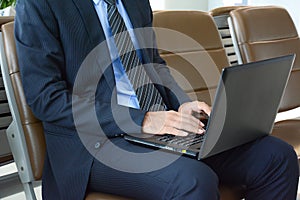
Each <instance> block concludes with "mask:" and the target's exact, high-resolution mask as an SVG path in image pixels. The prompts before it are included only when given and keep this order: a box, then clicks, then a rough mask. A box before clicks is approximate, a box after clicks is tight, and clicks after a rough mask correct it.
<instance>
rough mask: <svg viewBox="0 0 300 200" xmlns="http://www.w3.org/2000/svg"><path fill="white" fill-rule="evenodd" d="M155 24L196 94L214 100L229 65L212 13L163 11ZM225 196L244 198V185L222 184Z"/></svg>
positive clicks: (172, 63)
mask: <svg viewBox="0 0 300 200" xmlns="http://www.w3.org/2000/svg"><path fill="white" fill-rule="evenodd" d="M153 26H154V27H155V32H156V39H157V45H158V49H159V51H160V55H161V57H162V58H164V59H165V60H166V62H167V64H168V66H169V67H170V70H171V73H172V74H173V76H174V78H175V80H176V81H177V82H178V83H179V85H180V86H181V87H182V88H183V89H184V90H185V92H186V93H187V94H189V95H190V96H191V97H192V98H195V99H198V100H202V101H203V100H204V101H206V102H208V103H211V102H212V101H213V96H214V93H215V89H216V86H217V84H218V81H219V75H220V71H221V69H222V68H223V67H227V66H229V62H228V59H227V56H226V53H225V50H224V48H223V45H222V42H221V38H220V35H219V33H218V30H217V27H216V25H215V23H214V20H213V18H212V16H211V15H210V14H209V13H207V12H201V11H160V12H157V13H154V18H153ZM220 193H221V199H222V200H226V199H228V200H234V199H242V196H243V195H242V187H239V186H237V187H229V186H225V185H221V186H220Z"/></svg>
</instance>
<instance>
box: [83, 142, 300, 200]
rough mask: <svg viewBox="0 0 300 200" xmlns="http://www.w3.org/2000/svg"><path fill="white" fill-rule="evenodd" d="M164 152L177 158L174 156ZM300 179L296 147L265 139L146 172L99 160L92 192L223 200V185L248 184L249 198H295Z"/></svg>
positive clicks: (138, 149) (181, 158) (94, 168)
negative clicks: (136, 171)
mask: <svg viewBox="0 0 300 200" xmlns="http://www.w3.org/2000/svg"><path fill="white" fill-rule="evenodd" d="M113 140H114V141H113V142H114V144H116V145H118V146H119V147H121V148H123V149H124V150H127V151H131V152H134V153H141V154H143V153H145V152H148V151H150V150H149V148H147V147H143V146H140V145H135V144H132V143H129V142H127V141H125V140H124V139H123V138H116V139H113ZM161 154H164V155H162V156H166V155H168V154H170V156H172V154H173V153H171V152H161ZM145 155H147V154H145ZM110 156H112V157H113V156H114V155H110ZM157 156H158V157H159V153H158V155H157ZM157 160H159V158H157V159H153V160H152V162H157ZM138 164H139V165H141V163H135V162H131V163H126V166H129V167H130V165H132V167H133V168H134V165H138ZM298 177H299V168H298V159H297V156H296V154H295V152H294V150H293V148H292V147H291V146H290V145H288V144H286V143H285V142H283V141H281V140H280V139H277V138H275V137H272V136H266V137H263V138H260V139H257V140H255V141H253V142H250V143H247V144H245V145H242V146H239V147H236V148H233V149H231V150H228V151H225V152H223V153H220V154H217V155H215V156H212V157H209V158H207V159H204V160H201V161H198V160H196V159H193V158H190V157H186V156H178V159H176V160H175V161H174V162H172V163H170V164H169V165H167V166H165V167H162V168H161V169H155V170H153V171H148V172H144V173H142V172H139V173H134V172H128V171H123V170H119V169H116V168H112V167H110V166H108V165H106V164H103V163H101V162H99V161H98V160H97V159H95V160H94V162H93V165H92V169H91V174H90V179H89V184H88V190H89V191H100V192H105V193H112V194H118V195H121V196H125V197H130V198H133V199H143V200H147V199H149V200H153V199H178V200H179V199H180V200H181V199H189V200H191V199H193V200H194V199H200V200H207V199H209V200H214V199H219V192H218V185H219V183H220V182H221V183H223V184H228V185H240V186H241V185H242V186H245V195H246V196H245V199H250V200H251V199H255V200H270V199H272V200H293V199H296V195H297V187H298Z"/></svg>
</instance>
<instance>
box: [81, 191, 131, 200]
mask: <svg viewBox="0 0 300 200" xmlns="http://www.w3.org/2000/svg"><path fill="white" fill-rule="evenodd" d="M85 200H129V199H128V198H125V197H120V196H117V195H112V194H105V193H101V192H92V193H89V194H88V195H87V196H86V198H85Z"/></svg>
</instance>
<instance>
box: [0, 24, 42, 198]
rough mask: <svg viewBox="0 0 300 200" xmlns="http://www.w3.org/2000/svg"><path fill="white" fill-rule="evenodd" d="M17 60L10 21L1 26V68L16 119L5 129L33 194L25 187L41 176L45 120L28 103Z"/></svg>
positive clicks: (23, 177) (23, 181) (23, 176)
mask: <svg viewBox="0 0 300 200" xmlns="http://www.w3.org/2000/svg"><path fill="white" fill-rule="evenodd" d="M17 60H18V59H17V54H16V47H15V41H14V22H10V23H7V24H4V25H2V37H1V69H2V73H3V80H4V85H5V89H6V94H7V99H8V103H9V106H10V110H11V114H12V119H13V121H12V123H11V124H10V126H9V128H8V129H7V131H6V132H7V137H8V140H9V144H10V148H11V151H12V153H13V156H14V160H15V162H16V165H17V169H18V172H19V176H20V179H21V182H22V183H23V185H24V187H25V193H26V195H32V193H31V192H29V193H27V191H26V187H27V186H28V185H31V184H32V182H33V181H35V180H40V179H41V177H42V170H43V165H44V156H45V138H44V133H43V127H42V123H41V122H40V121H39V120H38V119H37V118H35V117H34V115H33V114H32V112H31V110H30V109H29V107H28V105H27V103H26V100H25V97H24V91H23V87H22V83H21V77H20V72H19V66H18V61H17ZM27 184H28V185H27ZM30 190H32V188H31V189H30ZM33 194H34V193H33ZM28 198H30V199H35V197H32V196H30V197H28Z"/></svg>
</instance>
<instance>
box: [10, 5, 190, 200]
mask: <svg viewBox="0 0 300 200" xmlns="http://www.w3.org/2000/svg"><path fill="white" fill-rule="evenodd" d="M123 3H124V6H125V9H126V10H127V13H128V15H129V18H130V20H131V22H132V24H133V26H134V28H141V27H150V26H151V25H152V10H151V8H150V5H149V1H148V0H123ZM16 10H17V15H16V18H15V38H16V46H17V53H18V59H19V65H20V71H21V76H22V82H23V87H24V92H25V95H26V99H27V102H28V105H29V106H30V107H31V109H32V111H33V113H34V114H35V116H36V117H37V118H39V119H40V120H41V121H43V126H44V132H45V136H46V145H47V147H46V149H47V152H46V160H45V164H44V171H43V181H42V184H43V187H42V190H43V197H44V198H45V199H64V200H65V199H72V200H75V199H83V198H84V195H85V191H86V187H87V183H88V178H89V173H90V167H91V164H92V162H93V159H94V158H93V156H92V155H91V153H90V152H88V151H87V149H86V148H85V146H84V145H83V144H82V142H81V140H80V137H79V135H78V131H77V129H76V126H75V122H74V115H73V114H74V113H72V111H74V107H76V108H81V107H80V105H78V106H76V105H77V104H76V105H75V106H74V104H72V103H74V102H72V98H73V99H74V94H73V93H72V92H73V89H74V84H75V80H76V77H77V73H78V71H79V69H80V66H81V64H82V63H83V62H84V60H85V58H86V57H87V56H88V55H89V53H90V52H92V50H93V49H94V48H95V47H96V46H97V45H99V44H100V43H101V42H103V41H104V40H105V37H104V33H103V30H102V28H101V24H100V22H99V19H98V17H97V13H96V11H95V9H94V5H93V2H92V0H63V1H61V0H51V1H49V0H38V1H36V0H19V1H18V2H17V5H16ZM149 35H152V36H151V37H150V38H147V39H146V40H145V39H144V38H143V36H142V37H141V38H142V39H141V40H140V41H139V42H140V44H141V43H143V42H145V41H147V42H148V43H149V42H150V43H152V44H151V45H153V46H154V47H155V37H154V34H153V33H151V34H149V33H147V37H149ZM147 45H148V44H147ZM141 46H143V44H142V45H141ZM104 51H105V50H104ZM106 51H108V50H106ZM142 51H143V60H144V61H145V62H146V63H157V64H158V65H155V66H153V67H147V73H148V75H149V77H150V78H151V80H152V81H153V82H155V83H158V84H157V88H158V90H159V92H160V93H161V95H162V97H163V99H164V101H165V103H166V104H167V106H168V109H173V110H177V109H178V107H179V105H180V104H181V103H183V102H186V101H189V98H188V97H187V96H186V94H185V93H184V92H183V91H182V90H181V89H180V88H179V86H178V85H177V84H176V83H175V81H174V79H173V78H172V77H171V75H170V73H169V70H168V68H167V67H166V66H165V65H164V61H163V60H162V59H161V58H160V57H159V54H158V52H157V50H155V49H143V50H142ZM101 55H106V54H105V53H104V54H102V53H101ZM107 55H108V54H107ZM99 59H100V61H101V59H104V58H101V57H100V58H99ZM98 64H99V63H98ZM98 67H99V68H102V67H103V66H101V62H100V64H99V66H98ZM102 72H103V74H104V76H102V77H101V78H100V80H99V81H98V83H97V84H98V85H97V87H96V91H95V96H94V100H93V101H92V102H93V103H94V104H95V110H96V115H97V120H98V122H99V124H100V125H101V128H102V129H103V130H104V132H105V134H106V135H107V136H113V135H118V134H122V133H124V130H126V131H128V132H134V133H141V124H142V122H143V119H144V115H145V111H141V110H137V109H132V108H127V107H124V106H119V105H117V103H116V101H115V99H116V95H115V93H114V87H115V81H114V74H113V70H112V67H111V66H110V67H108V68H105V70H104V69H103V71H102ZM86 79H87V80H88V79H89V77H86ZM175 94H176V95H175ZM87 99H89V97H87ZM72 106H73V107H72ZM78 110H80V109H78ZM82 110H85V109H84V106H83V108H82ZM112 110H115V111H117V112H118V113H121V114H120V116H119V118H121V122H119V123H118V124H117V123H116V122H115V120H114V117H113V112H112ZM128 111H129V113H130V116H131V119H128V117H127V116H125V115H124V117H123V116H122V113H128ZM133 123H134V124H135V125H138V126H134V124H133ZM100 141H101V140H100ZM101 142H105V141H101ZM100 151H101V148H100Z"/></svg>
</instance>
